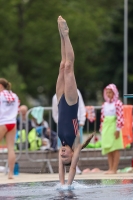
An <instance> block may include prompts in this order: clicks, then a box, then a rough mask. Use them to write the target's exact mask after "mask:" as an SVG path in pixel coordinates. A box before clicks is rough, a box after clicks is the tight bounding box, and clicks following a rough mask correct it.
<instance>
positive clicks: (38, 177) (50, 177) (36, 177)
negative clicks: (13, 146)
mask: <svg viewBox="0 0 133 200" xmlns="http://www.w3.org/2000/svg"><path fill="white" fill-rule="evenodd" d="M67 178H68V174H67V175H66V179H67ZM101 179H105V180H108V179H121V180H124V179H128V180H129V179H131V180H133V173H118V174H113V175H105V174H104V173H88V174H81V175H77V174H76V176H75V179H74V180H101ZM46 181H59V175H58V174H21V173H20V174H19V175H18V176H14V179H8V176H7V175H4V174H2V173H0V184H9V183H24V182H46Z"/></svg>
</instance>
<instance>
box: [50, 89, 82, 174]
mask: <svg viewBox="0 0 133 200" xmlns="http://www.w3.org/2000/svg"><path fill="white" fill-rule="evenodd" d="M77 92H78V96H79V104H78V123H79V132H80V140H81V143H82V142H83V127H84V124H85V120H86V109H85V104H84V101H83V97H82V95H81V93H80V91H79V89H77ZM52 117H53V120H54V122H55V123H56V124H57V123H58V102H57V96H56V94H55V95H54V96H53V98H52ZM76 173H77V174H81V170H80V169H79V167H78V166H77V167H76Z"/></svg>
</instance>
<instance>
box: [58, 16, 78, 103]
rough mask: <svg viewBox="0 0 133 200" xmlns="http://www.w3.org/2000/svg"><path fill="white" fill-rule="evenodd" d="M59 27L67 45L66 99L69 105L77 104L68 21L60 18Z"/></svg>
mask: <svg viewBox="0 0 133 200" xmlns="http://www.w3.org/2000/svg"><path fill="white" fill-rule="evenodd" d="M59 25H60V30H61V34H62V35H63V38H64V43H65V54H66V61H65V69H64V80H65V98H66V101H67V103H68V104H69V105H74V104H75V103H77V99H78V94H77V84H76V80H75V75H74V51H73V47H72V45H71V42H70V39H69V29H68V26H67V23H66V21H65V20H64V19H63V18H62V17H61V16H60V17H59Z"/></svg>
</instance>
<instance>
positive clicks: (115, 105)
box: [100, 84, 124, 174]
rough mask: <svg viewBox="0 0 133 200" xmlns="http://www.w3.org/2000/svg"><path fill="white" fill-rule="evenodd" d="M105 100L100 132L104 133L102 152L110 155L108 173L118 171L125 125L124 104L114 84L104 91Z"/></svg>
mask: <svg viewBox="0 0 133 200" xmlns="http://www.w3.org/2000/svg"><path fill="white" fill-rule="evenodd" d="M103 96H104V100H105V102H104V103H103V105H102V110H101V125H100V132H101V133H102V154H103V155H105V154H107V155H108V165H109V170H108V171H107V172H106V174H115V173H117V168H118V164H119V159H120V152H119V150H120V149H123V147H124V146H123V139H122V133H121V129H122V127H123V125H124V118H123V104H122V102H121V101H120V100H119V92H118V90H117V87H116V86H115V85H114V84H109V85H108V86H106V88H105V89H104V92H103Z"/></svg>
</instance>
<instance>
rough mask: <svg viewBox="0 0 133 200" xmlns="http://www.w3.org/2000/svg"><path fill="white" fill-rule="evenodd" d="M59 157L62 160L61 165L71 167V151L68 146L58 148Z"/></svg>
mask: <svg viewBox="0 0 133 200" xmlns="http://www.w3.org/2000/svg"><path fill="white" fill-rule="evenodd" d="M59 156H60V158H61V160H62V163H63V165H65V166H69V165H71V161H72V157H73V150H72V149H71V148H70V147H69V146H68V145H66V146H62V147H61V148H60V152H59Z"/></svg>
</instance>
